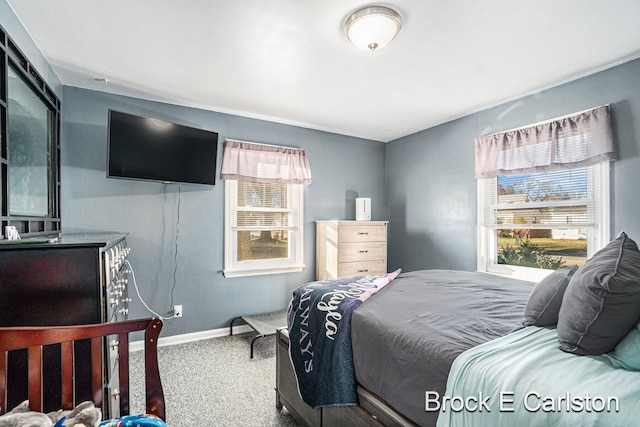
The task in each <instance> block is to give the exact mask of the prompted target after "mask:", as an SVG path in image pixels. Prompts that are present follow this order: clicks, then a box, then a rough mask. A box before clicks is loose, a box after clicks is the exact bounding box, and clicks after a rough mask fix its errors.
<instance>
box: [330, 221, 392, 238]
mask: <svg viewBox="0 0 640 427" xmlns="http://www.w3.org/2000/svg"><path fill="white" fill-rule="evenodd" d="M338 238H339V239H340V242H386V241H387V226H386V225H369V224H367V225H340V231H339V237H338Z"/></svg>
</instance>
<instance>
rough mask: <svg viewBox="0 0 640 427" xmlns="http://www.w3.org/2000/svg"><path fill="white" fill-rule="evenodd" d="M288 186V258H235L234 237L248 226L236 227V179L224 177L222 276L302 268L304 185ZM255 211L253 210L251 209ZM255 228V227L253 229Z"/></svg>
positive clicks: (273, 272)
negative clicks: (223, 252)
mask: <svg viewBox="0 0 640 427" xmlns="http://www.w3.org/2000/svg"><path fill="white" fill-rule="evenodd" d="M286 185H287V187H288V191H287V195H288V199H289V200H287V209H288V210H289V212H290V216H289V224H288V226H287V227H285V228H284V229H286V230H288V232H289V233H288V234H289V239H288V244H289V245H290V246H289V257H288V258H274V259H261V260H245V261H238V246H237V245H238V238H237V232H238V231H239V230H240V231H242V230H250V229H252V228H251V227H238V225H237V213H238V212H240V211H241V210H242V208H238V181H235V180H225V181H224V188H225V197H224V200H225V202H224V203H225V226H224V240H225V256H224V258H225V262H224V270H223V273H224V276H225V277H243V276H257V275H263V274H278V273H294V272H299V271H302V269H303V268H304V258H303V255H304V253H303V248H304V227H303V225H304V211H303V207H304V186H303V185H302V184H286ZM253 210H255V209H253ZM257 229H258V228H256V230H257Z"/></svg>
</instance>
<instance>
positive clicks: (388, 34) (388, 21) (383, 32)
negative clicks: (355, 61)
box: [344, 6, 402, 52]
mask: <svg viewBox="0 0 640 427" xmlns="http://www.w3.org/2000/svg"><path fill="white" fill-rule="evenodd" d="M401 26H402V21H401V19H400V14H399V13H398V12H396V11H395V10H393V9H389V8H388V7H384V6H369V7H365V8H364V9H360V10H358V11H357V12H355V13H354V14H353V15H351V16H349V18H347V21H346V22H345V23H344V32H345V34H346V35H347V38H348V39H349V41H350V42H351V43H353V44H354V45H355V46H357V47H359V48H360V49H364V50H369V51H372V52H373V51H375V50H377V49H381V48H383V47H385V46H386V45H388V44H389V42H391V40H393V39H394V38H395V37H396V36H397V35H398V32H400V27H401Z"/></svg>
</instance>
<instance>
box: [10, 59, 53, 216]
mask: <svg viewBox="0 0 640 427" xmlns="http://www.w3.org/2000/svg"><path fill="white" fill-rule="evenodd" d="M7 71H8V73H7V76H8V86H7V89H8V90H7V95H8V118H9V120H8V132H9V199H10V211H9V214H10V215H14V216H37V217H46V216H51V214H52V203H51V200H50V194H51V191H50V190H51V188H52V182H51V177H52V175H51V167H52V165H51V158H52V156H51V150H52V148H53V147H52V142H53V137H52V135H53V117H54V112H53V111H52V110H51V108H50V107H49V106H48V105H47V104H46V103H45V102H44V101H43V100H42V99H41V98H40V97H39V96H38V95H37V94H36V92H34V90H33V89H32V88H31V86H30V85H28V84H27V83H26V82H25V80H24V79H23V78H22V76H21V74H20V73H18V72H16V70H14V68H13V66H10V67H8V70H7Z"/></svg>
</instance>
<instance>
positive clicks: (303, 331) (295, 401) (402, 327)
mask: <svg viewBox="0 0 640 427" xmlns="http://www.w3.org/2000/svg"><path fill="white" fill-rule="evenodd" d="M387 276H388V275H387ZM638 278H640V251H639V250H638V247H637V245H636V244H635V242H633V241H632V240H631V239H629V238H628V237H627V236H626V234H624V233H621V234H620V235H619V236H618V237H617V238H616V239H614V240H613V241H612V242H610V243H609V244H608V245H607V246H606V247H605V248H603V249H602V250H600V251H599V252H597V253H596V254H594V255H593V256H592V258H590V259H589V260H587V262H586V263H585V264H584V265H583V266H581V267H580V268H578V267H577V266H568V267H563V268H560V269H559V270H557V271H555V272H553V273H552V274H551V275H549V276H548V277H547V278H545V279H543V280H542V281H540V282H538V283H531V282H524V281H519V280H514V279H509V278H505V277H500V276H495V275H489V274H485V273H478V272H463V271H452V270H423V271H416V272H409V273H403V274H401V275H399V276H398V277H397V278H395V279H392V280H389V281H388V282H386V281H383V283H382V285H381V286H377V289H376V291H375V292H370V291H367V292H368V293H369V294H370V295H368V297H367V298H366V299H365V300H364V301H361V302H359V303H357V304H355V307H354V308H353V310H352V312H351V313H350V314H347V313H343V312H338V311H336V310H335V306H336V303H337V302H338V301H339V300H340V299H345V300H349V299H350V296H352V295H353V296H356V297H357V292H355V291H354V290H357V289H365V288H372V287H376V286H374V282H375V281H376V280H381V279H380V277H378V278H372V279H365V278H350V279H345V280H344V281H335V283H327V282H311V283H309V284H306V285H303V286H302V287H300V288H298V289H296V290H295V291H294V294H293V298H292V301H291V303H290V306H289V310H290V312H289V319H288V328H286V329H281V330H279V331H278V339H277V353H276V356H277V372H276V377H277V378H276V405H277V406H278V407H282V406H284V407H286V408H287V409H288V410H289V412H291V413H292V415H293V416H294V417H295V418H296V419H297V420H298V421H299V422H300V423H301V424H302V425H310V426H331V425H356V426H357V425H362V426H383V425H384V426H415V425H420V426H435V425H437V426H438V427H462V426H465V427H476V426H477V427H483V426H487V425H494V426H515V425H531V426H540V427H542V426H564V425H585V426H594V427H595V426H607V427H611V426H620V427H622V426H627V425H634V424H637V413H638V412H639V411H640V398H639V397H638V396H640V324H639V322H640V280H638ZM316 290H317V291H318V292H317V296H316V293H315V291H316ZM356 299H357V298H356ZM313 307H317V309H313ZM340 319H341V320H344V319H347V320H348V321H349V320H350V322H349V325H350V328H349V327H346V325H345V328H344V330H345V331H348V334H347V335H348V339H347V338H344V339H343V338H339V339H338V338H335V337H336V336H337V335H335V332H334V331H335V330H337V329H339V328H337V327H336V325H330V324H331V323H334V322H335V321H337V320H340ZM328 326H331V327H330V328H328ZM340 327H342V325H340ZM327 334H330V335H332V336H333V337H334V339H332V341H335V342H336V343H337V342H339V343H340V345H339V346H337V347H335V346H334V344H331V345H330V346H331V349H330V350H327V348H325V344H323V342H324V340H325V339H324V337H323V335H325V336H327ZM318 343H320V344H318ZM312 344H313V345H312ZM344 348H349V349H350V351H349V352H348V354H343V353H342V349H344ZM298 353H300V354H302V355H303V356H305V357H307V359H304V358H303V359H302V362H303V363H301V361H300V360H299V359H300V356H299V355H298ZM312 353H313V356H311V355H312ZM344 360H348V361H350V362H349V363H343V362H344ZM320 365H322V366H328V367H329V369H330V371H331V372H330V373H325V372H324V371H323V370H324V369H325V368H324V367H323V368H321V367H320ZM349 365H351V367H350V369H351V370H349V369H347V368H349ZM305 367H308V368H310V369H309V372H306V371H305V369H304V368H305ZM336 368H338V369H337V371H336ZM351 371H353V372H351ZM307 376H308V377H309V378H312V379H313V381H311V382H309V381H308V379H309V378H307ZM351 377H353V379H351ZM345 384H346V385H347V386H348V388H350V389H352V390H354V393H355V398H353V396H352V394H350V393H343V391H342V390H341V389H342V387H343V385H345ZM334 389H338V391H337V392H335V390H334ZM501 404H502V405H503V406H500V405H501ZM563 405H564V406H563Z"/></svg>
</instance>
